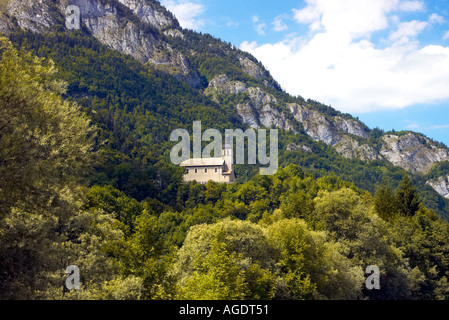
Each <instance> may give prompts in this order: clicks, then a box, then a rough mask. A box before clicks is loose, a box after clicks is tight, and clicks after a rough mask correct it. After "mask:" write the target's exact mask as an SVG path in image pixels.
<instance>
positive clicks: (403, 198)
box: [396, 175, 421, 217]
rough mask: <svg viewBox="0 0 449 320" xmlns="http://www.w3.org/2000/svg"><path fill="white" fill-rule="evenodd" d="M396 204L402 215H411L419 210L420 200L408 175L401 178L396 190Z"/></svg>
mask: <svg viewBox="0 0 449 320" xmlns="http://www.w3.org/2000/svg"><path fill="white" fill-rule="evenodd" d="M396 204H397V207H398V210H399V213H400V214H402V215H404V216H409V217H412V216H414V215H415V214H416V212H418V210H419V207H420V204H421V200H420V197H419V194H418V192H417V190H416V188H415V187H414V186H413V184H412V181H411V179H410V177H409V176H408V175H405V176H404V177H403V178H402V181H401V183H400V184H399V187H398V189H397V190H396Z"/></svg>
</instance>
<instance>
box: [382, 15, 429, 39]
mask: <svg viewBox="0 0 449 320" xmlns="http://www.w3.org/2000/svg"><path fill="white" fill-rule="evenodd" d="M428 25H429V24H428V23H427V22H425V21H417V20H412V21H409V22H402V23H400V24H399V27H398V29H397V30H396V31H395V32H393V33H391V34H390V39H391V40H393V41H398V42H401V43H404V42H408V41H409V40H410V38H413V37H416V36H417V35H418V34H419V33H420V32H421V31H423V30H424V29H425V28H426V27H427V26H428Z"/></svg>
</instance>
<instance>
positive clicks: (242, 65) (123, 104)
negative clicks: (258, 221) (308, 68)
mask: <svg viewBox="0 0 449 320" xmlns="http://www.w3.org/2000/svg"><path fill="white" fill-rule="evenodd" d="M0 3H1V4H0V10H1V11H2V13H1V14H0V32H1V33H4V34H7V35H9V38H10V40H11V41H12V42H13V43H15V44H16V45H17V46H23V47H25V48H27V49H29V50H32V51H33V52H34V53H35V54H37V55H38V56H42V57H47V58H51V59H53V60H54V61H55V63H56V65H57V67H58V69H59V70H60V74H61V76H62V78H64V80H66V81H67V82H68V84H69V86H68V98H69V99H75V100H77V101H78V102H79V103H80V104H81V105H82V106H84V108H85V110H86V112H87V113H89V114H90V115H91V117H92V118H93V119H94V121H95V122H96V123H98V124H100V127H102V128H103V129H104V135H105V136H107V138H108V141H110V143H109V146H110V150H109V151H111V150H112V151H111V152H114V153H119V154H120V157H123V158H126V159H127V161H129V162H130V163H134V164H135V163H138V164H136V166H138V167H139V170H137V171H136V173H134V174H128V176H127V177H126V178H124V181H122V182H121V177H118V176H117V173H111V172H112V171H116V170H117V168H116V167H114V168H113V163H114V161H113V160H111V159H110V161H109V162H107V163H106V164H105V163H103V164H102V165H101V166H99V167H101V168H100V169H99V171H101V174H99V175H98V176H99V177H100V176H101V177H102V178H98V179H109V180H114V181H115V184H116V186H117V187H119V188H120V189H126V190H128V191H129V190H131V189H132V190H133V191H129V192H130V193H131V194H132V195H133V196H135V197H136V198H144V197H146V196H149V194H148V192H147V191H143V190H144V189H145V188H149V187H148V186H147V185H146V182H142V181H140V182H139V183H137V182H136V180H144V177H140V178H139V177H137V173H139V172H140V174H142V170H143V171H145V170H147V169H144V167H145V164H148V163H150V164H152V165H156V164H157V163H159V164H160V161H159V160H158V159H159V158H160V157H161V156H162V155H163V154H164V153H165V154H166V152H167V150H168V148H169V144H168V143H167V141H168V133H169V132H170V131H171V130H173V129H174V128H176V125H178V126H181V127H186V128H189V127H190V126H191V123H192V121H193V120H202V119H203V118H204V121H203V122H204V125H205V127H216V128H221V129H223V128H227V126H228V127H229V126H230V125H233V126H237V127H242V128H243V127H253V128H259V127H267V128H269V127H276V128H279V129H281V130H282V138H281V140H282V141H281V148H283V155H282V156H281V163H282V164H283V165H287V164H288V163H297V164H300V165H301V166H303V167H305V168H309V169H310V170H315V172H316V174H317V175H322V174H323V172H328V171H330V172H335V173H336V174H337V175H339V176H341V177H342V178H344V179H347V180H351V181H353V182H354V183H355V184H356V185H358V186H359V187H362V188H365V189H367V190H369V191H371V192H374V188H375V186H376V185H377V184H379V183H380V182H381V181H382V180H383V179H384V178H388V179H390V180H391V181H392V183H393V184H396V185H397V183H398V182H399V180H400V179H399V176H401V175H403V174H404V172H406V171H407V172H409V173H410V174H412V175H413V176H414V177H415V178H414V180H415V182H416V183H417V184H418V185H419V188H420V191H422V192H424V193H426V194H429V196H428V197H427V196H426V198H431V199H432V200H431V201H430V200H429V201H430V202H432V203H430V202H429V206H430V207H432V208H434V209H436V210H437V211H439V212H440V213H441V212H445V210H446V209H445V206H446V204H447V203H446V202H445V201H444V200H443V198H442V197H443V196H444V197H449V196H448V194H449V190H448V183H447V180H448V178H449V170H446V169H444V170H442V169H441V168H445V166H444V165H441V164H444V163H445V162H446V161H448V160H449V149H448V148H447V147H446V146H445V145H443V144H441V143H438V142H435V141H433V140H431V139H429V138H427V137H425V136H424V135H422V134H420V133H416V132H412V131H405V132H383V131H381V130H379V129H377V128H375V129H370V128H368V127H367V126H366V125H365V124H364V123H362V122H361V121H359V120H358V119H356V118H354V117H352V116H351V115H349V114H343V113H341V112H338V111H336V110H334V109H333V108H331V107H328V106H325V105H323V104H321V103H319V102H316V101H313V100H307V101H306V100H304V99H303V98H302V97H293V96H290V95H289V94H287V93H286V92H284V91H283V90H282V89H281V87H280V86H279V84H278V83H277V82H276V81H275V79H273V78H272V77H271V75H270V73H269V71H268V70H266V69H265V68H264V67H263V65H262V64H261V63H260V62H259V61H257V59H255V58H254V57H253V56H252V55H250V54H248V53H246V52H243V51H241V50H239V49H237V48H235V47H234V46H233V45H232V44H230V43H226V42H224V41H221V40H219V39H216V38H214V37H212V36H210V35H207V34H201V33H196V32H193V31H191V30H186V29H183V28H182V27H181V26H180V25H179V22H178V21H177V19H176V18H175V17H174V15H173V14H172V13H170V12H169V11H168V10H166V9H165V8H164V7H163V6H162V5H161V4H160V3H159V2H158V1H154V0H70V1H68V0H41V1H32V0H15V1H14V0H9V1H5V0H3V1H1V2H0ZM68 5H76V6H78V7H79V8H80V12H81V23H82V24H81V30H80V31H74V30H68V29H67V28H66V26H65V15H66V14H65V10H66V8H67V6H68ZM99 53H101V56H100V54H99ZM111 57H113V58H114V59H115V60H113V61H114V62H111V61H109V62H108V60H107V58H108V59H112V58H111ZM85 59H87V60H86V61H84V60H85ZM100 61H102V63H101V65H100ZM94 68H96V69H95V70H94ZM150 78H151V79H150ZM136 79H140V80H136ZM153 80H157V81H153ZM180 94H181V95H182V97H181V96H179V95H180ZM173 97H176V98H173ZM111 104H112V105H114V107H113V109H111ZM139 108H143V109H142V110H140V109H139ZM187 110H188V111H187ZM186 112H188V113H189V114H188V115H187V114H186ZM137 114H138V115H137ZM206 114H207V116H204V115H206ZM144 115H146V116H147V118H145V119H143V117H144ZM201 115H203V118H201ZM157 120H161V121H160V122H159V121H157ZM120 123H121V124H122V127H121V128H119V124H120ZM148 127H151V128H148ZM125 131H126V132H125ZM150 131H151V132H150ZM114 139H115V140H114ZM113 140H114V142H112V141H113ZM143 147H145V148H146V149H145V148H144V149H143V150H145V152H148V154H147V155H146V156H143V155H142V154H140V155H139V156H136V155H135V154H136V153H139V152H141V153H143V152H144V151H135V150H136V148H143ZM111 158H112V157H111ZM136 158H138V160H136V161H134V160H135V159H136ZM127 161H125V162H127ZM116 163H117V162H116ZM134 164H133V166H134ZM122 165H123V164H122ZM122 169H123V168H122ZM127 170H129V171H132V170H131V169H129V168H128V169H127ZM161 170H162V169H160V167H158V168H157V169H155V172H152V173H148V172H147V174H149V175H150V176H151V180H152V181H153V182H152V186H151V188H153V189H154V190H155V191H154V193H155V194H159V193H160V192H161V190H162V189H163V188H164V187H163V185H164V186H166V185H167V184H164V178H163V176H164V173H161ZM164 170H165V169H164ZM167 170H168V171H170V170H172V169H170V170H169V169H167ZM245 170H246V171H248V170H249V171H250V174H253V173H254V172H255V170H253V169H251V168H249V167H247V166H242V168H241V169H240V176H242V175H243V172H245ZM125 171H126V170H125ZM162 171H163V170H162ZM355 171H358V172H355ZM437 172H438V175H436V173H437ZM238 173H239V172H238ZM167 174H168V175H170V173H167ZM131 176H132V177H131ZM98 179H97V181H96V182H98ZM133 179H134V182H133V183H131V184H134V185H133V187H129V188H128V187H126V186H129V185H130V180H133ZM168 180H170V179H168ZM170 181H171V180H170ZM135 185H138V187H136V186H135ZM431 187H432V188H433V190H435V191H436V192H438V194H439V195H440V196H436V195H435V194H434V192H435V191H432V190H431ZM127 188H128V189H127ZM151 188H150V189H151ZM139 190H140V191H139ZM432 192H433V193H432ZM443 214H444V213H443Z"/></svg>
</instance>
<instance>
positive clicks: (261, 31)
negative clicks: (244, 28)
mask: <svg viewBox="0 0 449 320" xmlns="http://www.w3.org/2000/svg"><path fill="white" fill-rule="evenodd" d="M251 20H252V22H253V27H254V30H256V32H257V34H258V35H259V36H264V35H265V29H266V28H267V25H266V23H265V22H263V21H260V20H259V17H258V16H257V15H255V16H253V17H252V18H251Z"/></svg>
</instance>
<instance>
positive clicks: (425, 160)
mask: <svg viewBox="0 0 449 320" xmlns="http://www.w3.org/2000/svg"><path fill="white" fill-rule="evenodd" d="M418 137H419V136H418V135H417V134H415V133H412V132H410V133H407V134H405V135H394V134H389V135H385V136H383V137H382V141H383V143H382V149H381V151H380V153H381V154H382V156H384V157H385V159H387V160H388V161H390V162H391V163H393V164H395V165H398V166H400V167H402V168H404V169H407V170H409V171H411V172H424V171H426V170H428V169H429V168H430V167H431V166H432V165H433V164H434V163H435V162H439V161H444V160H449V150H447V149H442V148H438V147H436V146H435V145H434V144H433V143H432V142H431V141H430V140H429V139H427V138H425V137H423V136H420V138H418Z"/></svg>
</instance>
